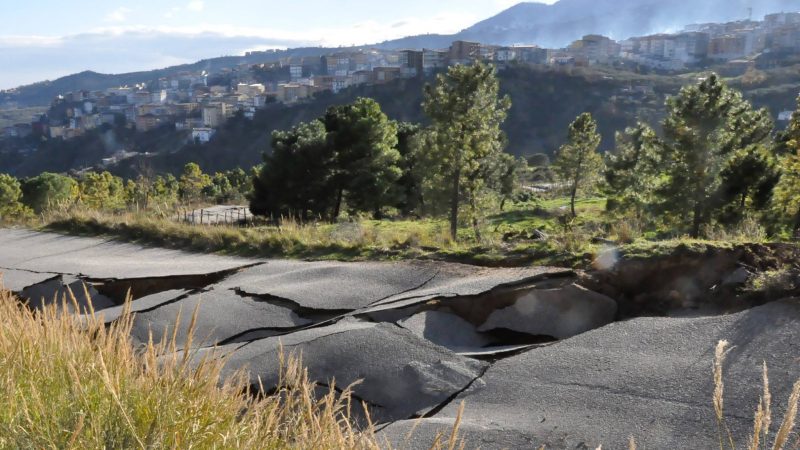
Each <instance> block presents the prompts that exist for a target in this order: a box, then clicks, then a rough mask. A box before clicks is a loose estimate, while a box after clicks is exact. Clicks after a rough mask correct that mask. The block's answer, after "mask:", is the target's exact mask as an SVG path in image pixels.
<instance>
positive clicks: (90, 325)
mask: <svg viewBox="0 0 800 450" xmlns="http://www.w3.org/2000/svg"><path fill="white" fill-rule="evenodd" d="M67 301H70V302H72V303H73V305H74V306H77V305H75V300H74V297H73V298H71V299H69V300H67V299H64V300H63V302H64V303H62V305H61V308H56V307H52V306H51V307H48V308H45V309H44V310H42V311H39V312H33V311H31V310H29V309H28V308H27V307H25V306H24V305H22V304H21V303H20V302H19V301H18V300H17V299H16V298H14V297H13V296H12V294H11V293H9V292H8V291H6V290H4V289H3V288H2V285H1V284H0V448H9V449H10V448H14V449H17V448H23V449H24V448H37V449H38V448H65V449H93V448H142V449H144V448H147V449H161V448H171V449H177V448H199V449H206V448H226V449H227V448H231V449H283V448H297V449H312V448H313V449H378V448H387V447H388V445H385V444H384V443H382V442H380V441H379V439H378V438H377V437H376V436H375V434H374V429H373V428H372V427H371V426H368V427H366V429H357V428H356V427H355V426H354V425H353V421H352V420H351V418H350V414H349V410H350V406H351V402H352V401H353V398H352V396H351V391H350V389H349V388H345V389H344V390H342V391H341V392H340V393H337V391H336V389H335V388H334V387H331V388H330V391H329V392H328V393H327V394H326V395H324V396H323V397H322V398H319V397H318V396H317V395H315V392H318V391H315V385H314V384H313V383H312V382H310V381H309V379H308V374H307V372H306V371H305V370H304V369H303V367H302V364H301V361H300V360H299V359H298V358H294V357H288V358H285V360H283V361H281V362H278V361H276V364H279V363H280V364H283V371H282V373H283V377H282V379H281V382H280V383H279V387H278V388H277V390H276V391H271V392H270V394H269V395H264V394H263V390H260V389H258V388H254V387H252V386H249V385H248V381H247V380H248V378H247V377H246V376H245V374H244V373H238V374H236V375H235V376H232V377H229V378H226V379H221V370H222V367H223V365H224V359H225V358H224V355H213V356H212V357H209V358H203V359H200V358H197V355H191V354H189V353H184V354H181V353H179V352H176V351H175V348H176V346H175V339H174V337H173V339H172V340H171V341H169V342H167V343H164V344H160V345H158V346H156V345H154V344H153V343H152V341H151V342H150V343H149V344H148V345H147V346H146V347H145V348H143V349H136V348H134V347H133V346H132V345H131V342H130V340H129V336H130V330H131V326H132V319H131V318H132V316H131V315H130V314H125V315H124V316H123V318H122V319H120V320H119V321H117V322H115V323H114V324H112V325H110V326H106V325H105V324H104V323H103V322H102V321H100V320H99V319H97V318H95V316H94V315H93V314H91V313H92V312H91V311H90V319H89V320H88V322H87V321H79V320H75V317H74V316H69V315H66V314H63V313H61V312H59V311H64V309H63V308H64V307H65V306H66V302H67ZM76 310H77V308H76ZM128 311H129V309H128ZM193 322H194V320H193ZM198 360H199V362H198ZM332 384H333V383H332ZM460 445H462V444H461V443H460V441H459V439H458V437H457V430H453V431H452V435H451V437H448V436H445V435H443V436H440V437H438V438H437V439H436V441H435V442H434V443H433V445H432V447H431V448H435V449H448V450H452V449H455V448H458V447H459V446H460Z"/></svg>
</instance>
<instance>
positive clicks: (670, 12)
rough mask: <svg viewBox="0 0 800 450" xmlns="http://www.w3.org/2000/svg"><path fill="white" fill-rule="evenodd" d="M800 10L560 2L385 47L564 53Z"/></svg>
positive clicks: (717, 1)
mask: <svg viewBox="0 0 800 450" xmlns="http://www.w3.org/2000/svg"><path fill="white" fill-rule="evenodd" d="M749 8H752V17H753V18H754V19H759V18H761V17H763V16H764V15H766V14H770V13H775V12H780V11H796V10H800V0H758V1H755V0H733V1H726V0H704V1H702V2H698V1H692V0H672V1H668V2H665V1H660V0H560V1H558V2H556V3H554V4H553V5H545V4H542V3H520V4H518V5H516V6H513V7H511V8H509V9H507V10H505V11H503V12H501V13H500V14H498V15H496V16H494V17H491V18H489V19H486V20H484V21H482V22H479V23H477V24H475V25H473V26H471V27H469V28H467V29H465V30H463V31H461V32H460V33H457V34H455V35H451V36H435V35H434V36H416V37H409V38H405V39H400V40H397V41H390V42H385V43H383V44H382V45H383V46H384V47H386V48H402V47H405V46H409V44H410V43H417V44H419V45H418V46H421V47H433V48H436V47H440V46H441V43H442V42H444V41H452V40H456V39H464V40H472V41H478V42H482V43H488V44H498V45H512V44H520V43H527V44H537V45H540V46H542V47H548V48H560V47H564V46H566V45H567V44H569V43H570V42H572V41H573V40H575V39H579V38H580V37H581V36H583V35H586V34H602V35H605V36H610V37H613V38H615V39H626V38H628V37H631V36H642V35H647V34H652V33H660V32H670V31H676V30H680V29H682V28H684V27H685V26H686V25H687V24H692V23H702V22H727V21H732V20H740V19H746V18H747V17H748V15H749V14H750V11H749Z"/></svg>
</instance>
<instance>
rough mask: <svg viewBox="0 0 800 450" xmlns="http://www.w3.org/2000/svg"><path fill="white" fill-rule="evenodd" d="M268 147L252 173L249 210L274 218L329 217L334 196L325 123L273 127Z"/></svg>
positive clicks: (332, 153) (329, 147)
mask: <svg viewBox="0 0 800 450" xmlns="http://www.w3.org/2000/svg"><path fill="white" fill-rule="evenodd" d="M272 149H273V151H272V154H269V155H267V154H265V155H264V165H263V166H262V167H261V168H260V169H259V170H258V171H257V174H256V176H255V177H253V190H252V193H251V194H250V211H252V213H253V214H255V215H260V216H267V217H272V218H273V219H275V220H277V219H280V218H281V217H292V218H296V219H299V220H302V221H307V220H309V219H310V218H311V217H328V218H330V214H331V213H330V211H331V209H332V208H333V204H334V201H335V198H336V197H335V192H334V190H333V188H332V186H333V184H332V178H333V177H334V175H335V173H334V167H335V153H334V151H333V149H332V147H331V146H330V145H328V135H327V132H326V131H325V124H324V123H322V122H321V121H320V120H314V121H311V122H309V123H301V124H299V125H298V126H296V127H294V128H293V129H291V130H288V131H276V132H274V133H273V134H272Z"/></svg>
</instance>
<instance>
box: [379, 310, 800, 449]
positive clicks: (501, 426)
mask: <svg viewBox="0 0 800 450" xmlns="http://www.w3.org/2000/svg"><path fill="white" fill-rule="evenodd" d="M723 339H726V340H729V341H730V342H731V344H732V345H733V346H735V347H734V348H733V350H732V351H731V353H730V354H729V356H728V359H727V362H726V364H725V374H726V375H725V410H726V412H727V414H726V417H727V418H726V420H727V425H728V426H729V427H730V430H731V433H732V434H733V437H734V439H735V441H736V442H747V440H748V438H749V435H750V433H751V432H752V426H753V414H754V411H755V408H756V405H757V404H758V399H759V397H760V396H761V393H762V391H761V389H762V387H761V365H762V362H763V361H765V360H766V362H767V364H768V365H769V368H770V370H769V374H770V386H771V388H772V396H773V411H774V412H773V418H779V417H782V414H783V411H784V409H785V405H786V400H787V398H788V395H789V391H790V390H791V387H792V385H793V384H794V382H795V381H796V380H797V379H798V377H800V364H798V358H800V302H798V301H796V300H791V301H782V302H775V303H771V304H768V305H765V306H761V307H757V308H754V309H752V310H749V311H745V312H742V313H739V314H734V315H729V316H720V317H706V318H695V319H674V318H640V319H634V320H631V321H628V322H620V323H614V324H611V325H608V326H606V327H604V328H601V329H598V330H594V331H590V332H588V333H585V334H582V335H580V336H577V337H574V338H572V339H568V340H565V341H562V342H559V343H556V344H553V345H549V346H546V347H542V348H538V349H534V350H530V351H527V352H526V353H523V354H521V355H518V356H514V357H511V358H507V359H504V360H501V361H498V362H496V363H495V364H494V365H492V366H491V367H490V368H489V369H488V370H487V371H486V374H485V375H484V376H483V377H481V378H480V379H479V380H477V381H475V382H474V383H473V384H472V386H471V387H470V389H468V390H466V391H465V392H463V393H462V394H460V395H459V396H458V397H456V398H455V399H454V400H453V401H452V402H450V403H449V405H448V406H447V407H446V408H444V409H443V410H442V411H441V412H439V413H438V414H436V415H435V416H434V417H433V418H431V419H425V420H422V421H421V422H419V423H417V421H405V422H398V423H395V424H392V425H390V426H388V427H386V428H385V429H384V430H383V431H382V433H381V434H382V436H383V437H385V438H387V439H388V440H389V441H390V442H393V443H396V444H402V443H404V442H406V438H407V434H408V431H409V430H411V429H412V428H413V427H415V426H416V429H415V431H414V434H413V435H412V437H411V438H410V441H408V442H407V443H408V444H409V445H408V448H412V449H413V448H420V449H421V448H428V447H427V446H426V445H425V443H429V442H431V441H430V439H431V438H432V436H434V435H435V434H436V432H439V431H445V432H446V431H448V430H450V429H451V428H452V425H453V423H454V422H455V418H456V416H457V410H458V405H459V404H460V403H461V402H462V401H463V402H464V403H465V404H466V409H465V412H464V416H463V419H462V422H461V431H462V433H463V436H464V437H465V438H466V439H467V442H469V445H470V446H474V447H480V448H484V449H500V448H540V447H541V446H543V445H545V446H546V448H554V449H561V448H570V449H572V448H597V447H598V446H599V445H603V448H627V447H628V439H629V437H630V436H633V437H634V438H635V439H636V441H637V443H638V445H639V447H640V448H713V447H716V446H718V439H717V436H718V434H717V432H718V429H717V422H716V419H715V414H714V409H713V406H712V400H711V398H712V393H713V390H714V385H713V382H712V370H711V365H712V360H713V355H714V348H715V346H716V344H717V342H718V341H719V340H723ZM774 420H776V419H774ZM776 427H777V426H776Z"/></svg>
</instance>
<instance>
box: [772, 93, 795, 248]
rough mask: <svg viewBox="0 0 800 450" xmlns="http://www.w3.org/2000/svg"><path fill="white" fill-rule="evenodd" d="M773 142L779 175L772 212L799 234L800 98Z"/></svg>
mask: <svg viewBox="0 0 800 450" xmlns="http://www.w3.org/2000/svg"><path fill="white" fill-rule="evenodd" d="M775 141H776V142H775V153H776V154H778V155H779V157H780V168H781V174H780V181H779V182H778V184H777V186H776V187H775V192H774V197H773V204H774V206H773V210H774V211H776V213H777V215H779V216H780V219H781V221H782V222H786V223H788V224H789V226H790V227H791V229H792V231H793V232H794V233H795V234H797V233H798V232H800V97H798V98H797V110H796V111H795V113H794V114H792V119H791V121H790V122H789V126H788V127H786V130H785V131H783V132H781V133H779V134H778V136H777V138H776V140H775Z"/></svg>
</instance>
